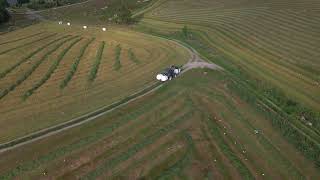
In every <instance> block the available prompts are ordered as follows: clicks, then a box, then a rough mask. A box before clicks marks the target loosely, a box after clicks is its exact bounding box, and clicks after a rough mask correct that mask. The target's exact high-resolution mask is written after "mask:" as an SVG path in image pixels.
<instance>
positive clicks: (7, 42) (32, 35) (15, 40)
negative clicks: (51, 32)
mask: <svg viewBox="0 0 320 180" xmlns="http://www.w3.org/2000/svg"><path fill="white" fill-rule="evenodd" d="M43 33H44V32H39V33H36V34H31V35H29V36H26V37H22V38H19V39H14V40H11V41H6V42H3V43H0V45H3V44H9V43H13V42H17V41H21V40H24V39H28V38H31V37H34V36H38V35H40V34H43Z"/></svg>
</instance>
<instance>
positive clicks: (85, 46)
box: [60, 38, 95, 89]
mask: <svg viewBox="0 0 320 180" xmlns="http://www.w3.org/2000/svg"><path fill="white" fill-rule="evenodd" d="M94 40H95V38H92V39H91V40H89V41H88V42H87V43H86V44H85V45H84V46H83V47H82V48H81V49H80V54H79V56H78V57H77V58H76V60H75V61H74V62H73V64H72V66H71V69H70V71H69V72H68V74H67V76H66V77H65V78H64V80H63V81H61V83H60V88H61V89H63V88H65V87H66V86H67V85H68V83H69V81H70V80H71V79H72V77H73V75H74V73H75V72H76V71H77V68H78V65H79V63H80V60H81V59H82V57H83V55H84V52H85V51H86V49H87V48H88V46H89V45H90V44H91V43H92V42H93V41H94Z"/></svg>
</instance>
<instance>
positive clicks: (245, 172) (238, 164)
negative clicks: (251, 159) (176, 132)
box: [206, 119, 254, 179]
mask: <svg viewBox="0 0 320 180" xmlns="http://www.w3.org/2000/svg"><path fill="white" fill-rule="evenodd" d="M206 124H207V125H208V127H209V130H210V133H211V135H212V136H213V137H214V139H215V140H216V142H217V144H218V145H219V147H220V148H221V151H222V152H223V153H224V154H225V156H226V157H227V158H228V159H229V160H230V162H231V163H232V165H233V166H234V167H235V168H236V169H237V170H238V172H239V173H240V175H241V176H242V177H243V179H254V177H253V175H252V174H251V172H250V170H249V169H248V168H247V166H246V165H245V164H244V163H243V162H242V161H241V160H240V158H239V157H238V156H237V155H236V154H235V152H233V150H232V149H231V148H230V147H229V145H228V144H227V143H226V142H225V141H224V137H223V136H222V135H221V132H220V131H221V130H220V128H219V126H218V125H217V124H215V123H214V122H213V121H212V120H209V119H208V120H206Z"/></svg>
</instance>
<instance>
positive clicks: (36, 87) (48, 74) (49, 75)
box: [23, 38, 82, 100]
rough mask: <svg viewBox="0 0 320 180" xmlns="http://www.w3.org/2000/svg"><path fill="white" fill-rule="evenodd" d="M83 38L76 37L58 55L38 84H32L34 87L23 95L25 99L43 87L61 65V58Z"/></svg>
mask: <svg viewBox="0 0 320 180" xmlns="http://www.w3.org/2000/svg"><path fill="white" fill-rule="evenodd" d="M81 39H82V38H79V39H76V40H75V41H73V42H72V43H71V44H70V45H69V46H68V47H67V48H65V49H64V50H63V51H62V52H61V53H60V54H59V56H58V58H57V59H56V61H54V62H53V64H52V65H51V66H50V68H49V70H48V71H47V73H46V74H45V75H44V77H43V78H42V79H41V80H40V81H39V82H38V83H36V84H34V85H33V86H32V88H30V89H29V90H27V91H26V92H25V93H24V95H23V99H24V100H25V99H27V98H28V97H29V96H31V95H32V94H33V93H34V91H36V90H37V89H38V88H39V87H41V86H42V85H43V84H44V83H45V82H46V81H47V80H48V79H49V78H50V77H51V75H52V73H53V72H54V71H55V70H56V69H57V67H58V66H59V64H60V62H61V60H62V59H63V57H64V56H65V55H66V53H67V52H68V51H69V50H70V49H71V48H72V47H73V46H74V45H75V44H77V43H78V42H79V41H81Z"/></svg>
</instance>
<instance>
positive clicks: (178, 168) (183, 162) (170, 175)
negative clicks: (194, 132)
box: [155, 132, 195, 180]
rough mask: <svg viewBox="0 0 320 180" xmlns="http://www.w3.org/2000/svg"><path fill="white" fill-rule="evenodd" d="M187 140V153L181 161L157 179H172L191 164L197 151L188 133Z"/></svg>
mask: <svg viewBox="0 0 320 180" xmlns="http://www.w3.org/2000/svg"><path fill="white" fill-rule="evenodd" d="M185 139H186V141H187V144H188V147H187V151H186V152H185V154H184V155H183V156H182V158H181V159H179V160H178V161H177V162H175V163H174V164H173V165H171V166H170V167H168V168H167V169H165V170H164V172H162V174H161V175H160V176H159V177H157V178H155V179H161V180H162V179H172V178H173V176H175V175H179V174H180V175H181V173H182V171H183V170H184V169H185V167H186V166H187V165H188V164H189V163H190V162H191V158H192V153H193V152H194V151H195V147H194V142H193V140H192V137H191V136H190V134H188V133H186V132H185Z"/></svg>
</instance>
